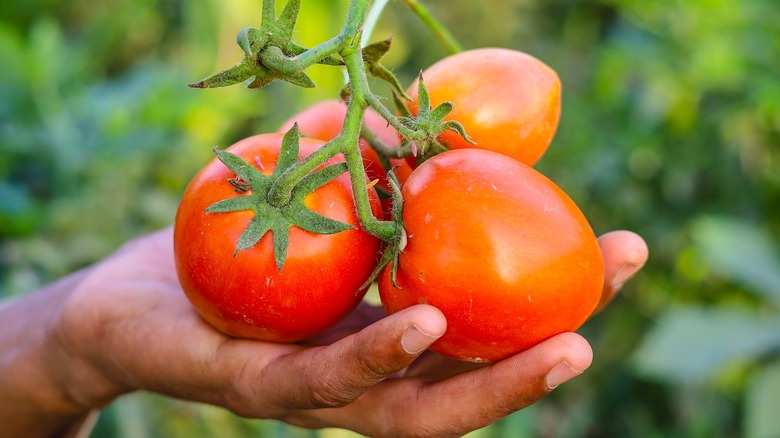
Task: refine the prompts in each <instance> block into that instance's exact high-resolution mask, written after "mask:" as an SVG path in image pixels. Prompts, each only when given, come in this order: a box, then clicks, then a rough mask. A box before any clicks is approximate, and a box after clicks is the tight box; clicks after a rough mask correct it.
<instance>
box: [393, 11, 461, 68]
mask: <svg viewBox="0 0 780 438" xmlns="http://www.w3.org/2000/svg"><path fill="white" fill-rule="evenodd" d="M403 2H404V3H406V5H407V6H409V7H410V8H411V9H412V11H414V13H415V14H417V17H419V18H420V20H422V22H423V23H425V25H426V26H428V29H430V30H431V32H433V35H434V37H435V38H436V40H437V41H438V42H439V44H440V45H441V46H442V48H444V50H445V51H446V52H447V54H449V55H454V54H455V53H459V52H462V51H463V46H462V45H461V44H460V43H459V42H458V40H457V39H456V38H455V36H454V35H453V34H452V33H451V32H450V31H449V30H448V29H447V28H446V27H444V25H443V24H442V23H441V22H440V21H439V20H438V19H436V17H435V16H434V15H433V14H431V12H430V11H429V10H428V8H426V7H425V6H423V5H422V3H420V2H419V1H417V0H403Z"/></svg>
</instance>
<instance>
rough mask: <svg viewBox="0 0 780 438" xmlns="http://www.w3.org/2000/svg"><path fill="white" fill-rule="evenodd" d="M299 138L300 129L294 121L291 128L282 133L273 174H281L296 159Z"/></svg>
mask: <svg viewBox="0 0 780 438" xmlns="http://www.w3.org/2000/svg"><path fill="white" fill-rule="evenodd" d="M300 138H301V135H300V130H299V129H298V123H297V122H296V123H294V124H293V127H292V128H290V129H289V130H288V131H287V132H285V133H284V138H282V147H281V148H280V149H279V159H278V161H277V162H276V167H275V168H274V175H281V174H282V173H284V171H285V170H287V169H289V168H290V167H292V166H293V165H294V164H295V163H296V162H297V161H298V154H299V147H300V146H299V144H300Z"/></svg>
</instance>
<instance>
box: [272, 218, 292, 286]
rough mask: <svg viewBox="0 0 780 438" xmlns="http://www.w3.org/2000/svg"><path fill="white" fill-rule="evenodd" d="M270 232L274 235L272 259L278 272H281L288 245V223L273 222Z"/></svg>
mask: <svg viewBox="0 0 780 438" xmlns="http://www.w3.org/2000/svg"><path fill="white" fill-rule="evenodd" d="M274 225H275V226H273V228H271V233H273V237H274V261H275V262H276V268H277V269H279V273H280V274H281V273H282V268H283V267H284V261H285V260H287V248H288V247H289V246H290V228H291V226H290V225H285V224H282V223H278V224H274Z"/></svg>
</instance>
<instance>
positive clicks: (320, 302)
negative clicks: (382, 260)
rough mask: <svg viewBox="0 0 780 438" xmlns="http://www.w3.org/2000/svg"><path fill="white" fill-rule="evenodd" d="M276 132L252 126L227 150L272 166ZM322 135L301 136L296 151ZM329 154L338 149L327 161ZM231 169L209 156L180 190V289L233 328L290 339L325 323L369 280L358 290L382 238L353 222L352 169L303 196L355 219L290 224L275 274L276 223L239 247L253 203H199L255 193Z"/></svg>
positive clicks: (377, 210)
mask: <svg viewBox="0 0 780 438" xmlns="http://www.w3.org/2000/svg"><path fill="white" fill-rule="evenodd" d="M282 138H283V136H282V135H281V134H263V135H257V136H254V137H249V138H246V139H244V140H242V141H239V142H238V143H236V144H234V145H233V146H231V147H230V148H229V149H228V150H229V151H231V152H233V153H234V154H236V155H238V156H240V157H242V158H244V159H245V160H246V161H247V162H248V163H255V166H256V167H257V168H259V169H261V171H262V172H263V173H264V174H270V173H271V172H272V171H273V169H274V167H275V165H276V161H277V159H278V155H279V148H280V145H281V143H282ZM323 144H324V142H323V141H321V140H315V139H306V138H302V139H301V140H300V154H299V155H300V157H303V156H305V155H308V154H309V153H311V152H312V151H314V150H315V149H316V148H318V147H320V146H321V145H323ZM334 161H343V159H341V160H339V159H334V160H332V161H331V162H329V164H332V163H333V162H334ZM257 163H260V164H261V165H262V167H261V166H258V165H257ZM233 177H235V174H234V173H233V172H231V171H230V170H229V169H228V168H227V167H226V166H225V165H224V164H222V163H221V162H220V161H218V160H217V159H214V160H212V161H211V162H209V163H208V164H207V165H206V166H205V167H204V168H203V169H201V171H200V172H199V173H198V174H197V175H196V176H195V177H194V179H193V180H192V182H191V183H190V184H189V186H188V187H187V189H186V191H185V193H184V195H183V197H182V199H181V202H180V205H179V210H178V212H177V214H176V222H175V227H174V251H175V258H176V269H177V272H178V276H179V280H180V282H181V285H182V288H183V289H184V292H185V293H186V295H187V297H188V298H189V299H190V301H192V303H193V304H194V306H195V308H196V309H197V310H198V312H199V313H200V314H201V315H202V316H203V318H204V319H205V320H206V321H208V322H209V323H211V324H212V325H213V326H214V327H216V328H217V329H219V330H221V331H222V332H224V333H227V334H229V335H232V336H236V337H246V338H255V339H262V340H269V341H280V342H293V341H300V340H304V339H309V338H311V337H313V336H316V335H318V334H320V333H323V332H324V331H326V330H328V329H329V328H331V327H332V326H334V325H335V324H336V323H337V322H339V321H340V320H341V319H342V318H343V317H345V316H346V315H347V314H348V313H349V312H351V311H352V310H353V309H354V308H355V307H356V306H357V304H358V303H359V302H360V300H361V299H362V297H363V295H364V293H365V290H359V289H360V286H361V285H362V283H363V282H364V281H366V279H367V278H368V277H369V275H370V274H371V272H372V270H373V269H374V267H375V266H376V263H377V260H376V259H377V257H376V254H377V251H378V250H379V247H380V241H379V240H378V239H377V238H375V237H373V236H371V235H369V234H368V233H366V232H364V231H363V230H362V229H361V228H360V226H359V222H358V219H357V216H356V213H355V206H354V201H353V200H352V189H351V185H350V182H349V174H347V173H344V174H342V175H340V176H339V177H338V178H336V179H335V180H333V181H331V182H328V183H327V184H325V185H324V186H322V187H320V188H318V189H317V190H315V191H314V192H312V193H311V194H309V195H308V196H307V198H306V200H305V203H306V205H307V207H309V208H310V209H311V210H312V211H314V212H316V213H319V214H321V215H323V216H327V217H329V218H332V219H335V220H338V221H341V222H345V223H348V224H351V225H353V226H354V227H355V228H354V229H350V230H348V231H343V232H340V233H336V234H330V235H322V234H313V233H310V232H307V231H304V230H302V229H300V228H298V227H292V228H291V229H290V234H289V237H290V241H289V247H288V250H287V259H286V261H285V263H284V267H283V270H282V273H281V274H280V273H279V271H278V269H277V266H276V263H275V259H274V253H273V238H272V233H266V234H265V235H264V236H263V237H262V239H261V240H260V241H259V242H258V243H257V244H255V245H254V246H253V247H251V248H250V249H247V250H242V251H239V252H237V253H235V251H236V245H237V241H238V238H239V236H240V235H241V234H242V232H243V231H244V230H245V229H246V227H247V225H248V223H249V221H250V220H251V219H252V217H253V215H254V213H252V212H251V211H238V212H230V213H207V212H205V210H206V208H207V207H209V206H210V205H211V204H213V203H215V202H217V201H219V200H222V199H226V198H231V197H236V196H243V195H246V194H248V193H251V191H250V192H247V193H245V194H239V193H237V192H236V190H235V189H234V187H233V186H232V185H231V184H230V183H229V182H228V181H227V179H228V178H233ZM369 192H370V193H369V198H370V201H371V206H372V209H373V213H374V214H375V215H377V216H379V215H381V206H380V204H379V199H378V197H377V195H376V191H374V190H373V189H371V190H370V191H369ZM234 253H235V254H234Z"/></svg>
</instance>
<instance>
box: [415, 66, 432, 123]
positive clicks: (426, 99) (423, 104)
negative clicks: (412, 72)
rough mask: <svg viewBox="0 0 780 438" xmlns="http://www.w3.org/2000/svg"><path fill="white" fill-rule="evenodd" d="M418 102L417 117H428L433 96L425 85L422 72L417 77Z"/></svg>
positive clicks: (419, 118)
mask: <svg viewBox="0 0 780 438" xmlns="http://www.w3.org/2000/svg"><path fill="white" fill-rule="evenodd" d="M417 104H418V107H417V119H418V120H423V119H426V118H427V117H428V114H429V113H430V112H431V98H430V96H429V95H428V88H427V87H426V86H425V81H424V80H423V75H422V72H420V76H419V77H418V78H417Z"/></svg>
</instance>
